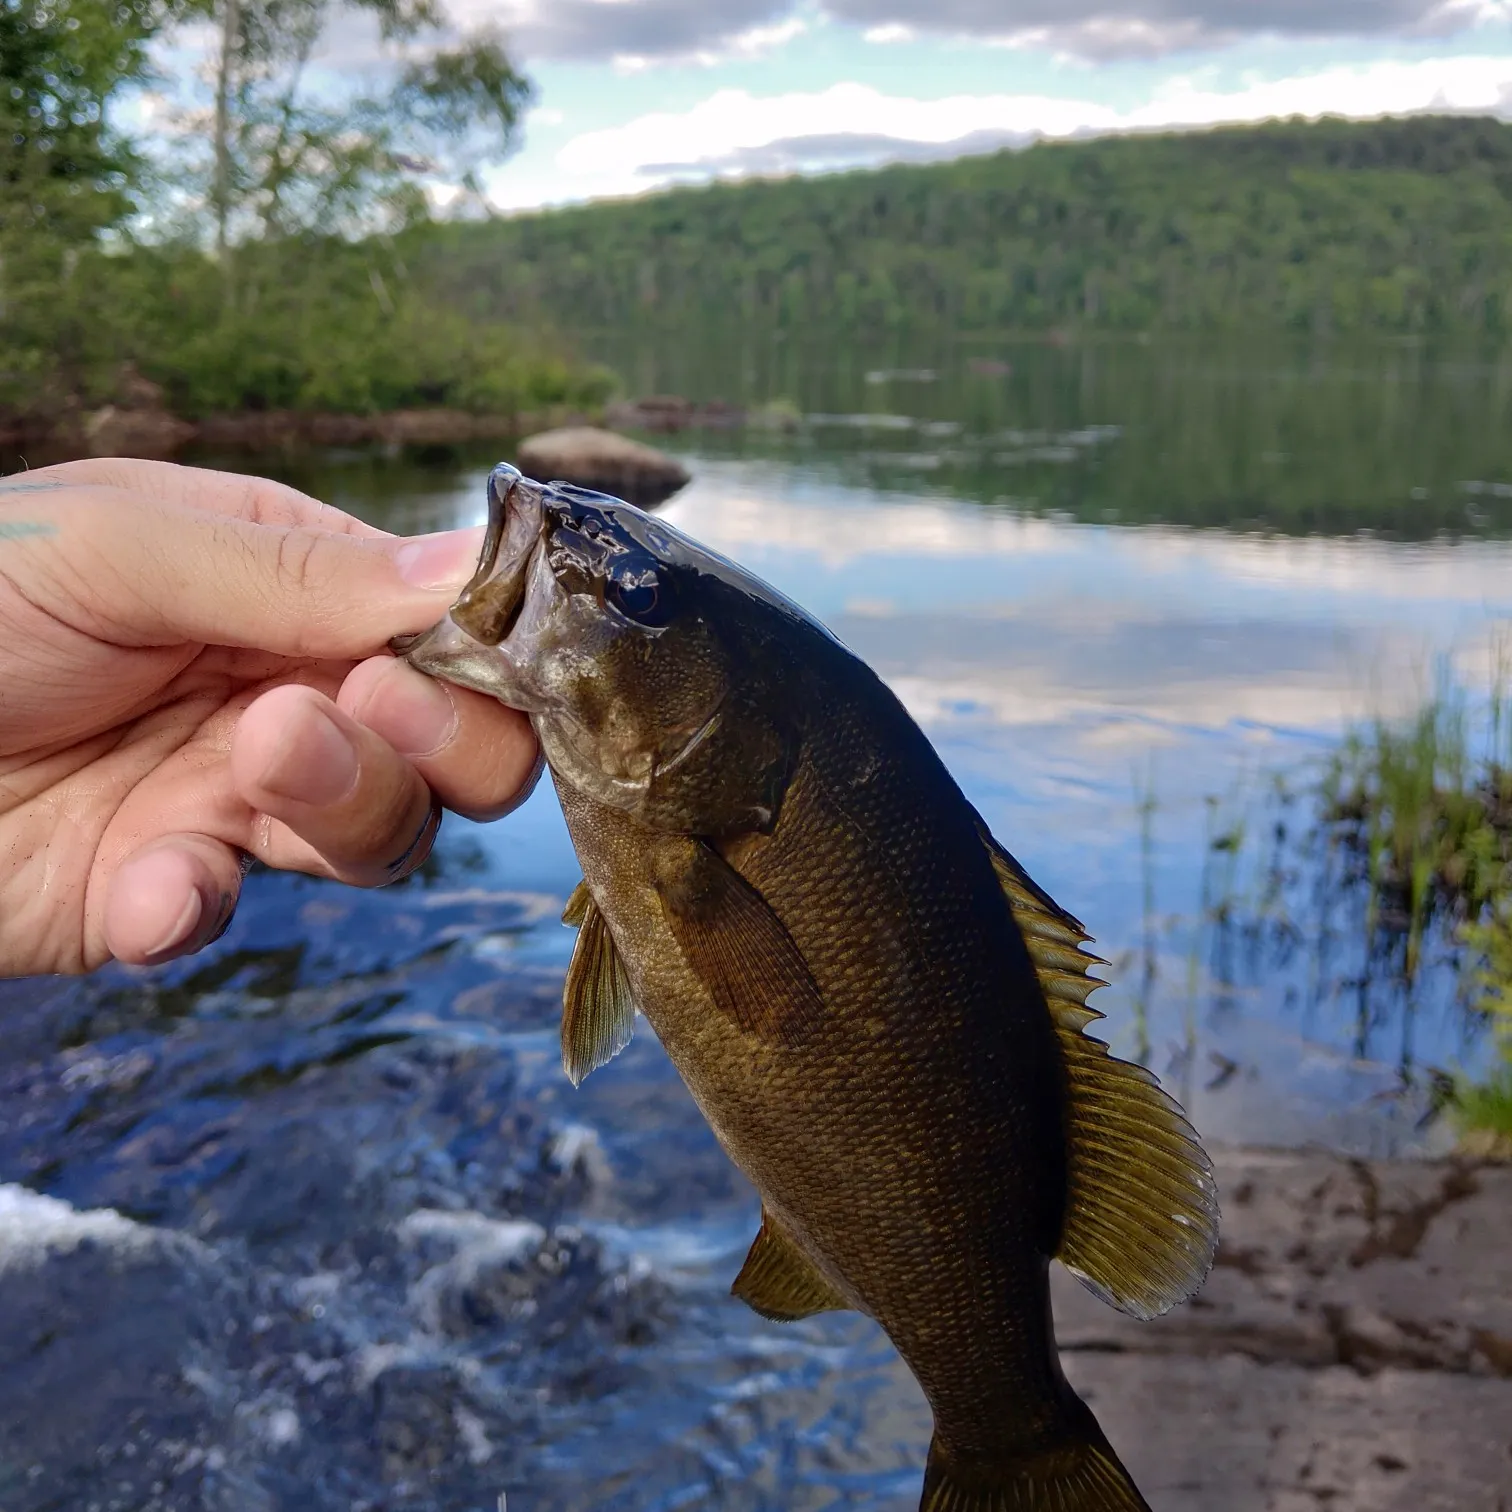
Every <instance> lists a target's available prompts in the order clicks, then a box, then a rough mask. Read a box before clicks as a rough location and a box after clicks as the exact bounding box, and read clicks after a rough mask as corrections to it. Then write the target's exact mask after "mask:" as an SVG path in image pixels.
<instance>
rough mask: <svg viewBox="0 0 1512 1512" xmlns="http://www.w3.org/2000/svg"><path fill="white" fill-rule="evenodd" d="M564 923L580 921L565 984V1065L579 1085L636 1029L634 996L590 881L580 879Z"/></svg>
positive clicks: (565, 911) (563, 990)
mask: <svg viewBox="0 0 1512 1512" xmlns="http://www.w3.org/2000/svg"><path fill="white" fill-rule="evenodd" d="M562 922H563V923H564V924H576V925H577V926H578V937H577V946H576V948H575V949H574V950H573V952H572V964H571V965H570V966H569V967H568V968H567V983H566V985H565V986H564V987H563V989H562V1067H563V1069H564V1070H565V1071H566V1072H567V1076H568V1079H569V1080H570V1081H571V1082H572V1085H573V1086H574V1087H577V1086H581V1085H582V1082H583V1078H584V1077H585V1076H587V1074H588V1073H589V1072H590V1071H593V1070H595V1069H596V1068H597V1067H599V1066H602V1065H603V1064H604V1062H605V1061H611V1060H613V1059H614V1057H615V1056H616V1055H618V1054H619V1053H620V1051H621V1050H623V1049H624V1048H625V1046H626V1045H628V1044H629V1043H630V1036H631V1035H632V1034H633V1033H634V1032H635V998H634V996H633V994H632V993H631V991H630V978H629V977H628V976H627V975H626V973H625V964H624V962H623V961H621V960H620V958H619V952H618V951H617V950H616V949H615V948H614V941H613V940H612V939H611V938H610V935H609V927H608V925H607V924H605V923H604V916H603V914H601V913H600V912H599V911H598V905H597V904H596V903H595V902H594V901H593V895H592V894H591V893H590V892H589V891H588V884H587V883H586V882H579V883H578V885H577V888H576V890H575V891H574V892H573V894H572V896H571V897H570V898H569V899H568V900H567V907H566V908H565V909H564V910H563V911H562Z"/></svg>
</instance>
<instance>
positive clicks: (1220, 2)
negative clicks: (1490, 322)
mask: <svg viewBox="0 0 1512 1512" xmlns="http://www.w3.org/2000/svg"><path fill="white" fill-rule="evenodd" d="M827 8H828V10H829V12H830V14H831V15H832V16H833V17H835V18H836V19H837V20H840V21H843V22H849V23H850V24H852V25H855V26H861V27H866V28H868V31H867V32H866V35H867V36H868V37H869V38H870V36H872V35H873V34H876V33H883V32H887V31H889V30H890V29H892V28H894V27H900V28H905V29H909V30H912V31H918V32H926V31H927V32H933V33H934V34H935V35H937V36H938V35H944V36H956V37H964V38H971V39H972V40H974V41H977V42H998V43H1001V44H1005V45H1008V46H1013V47H1038V48H1049V49H1051V50H1053V51H1055V52H1059V53H1062V54H1066V55H1068V56H1072V57H1076V58H1081V59H1090V60H1104V59H1108V58H1122V57H1141V56H1144V57H1161V56H1165V55H1168V54H1170V53H1173V52H1178V51H1182V50H1184V49H1189V48H1196V47H1208V48H1211V47H1222V46H1226V45H1228V44H1230V43H1233V42H1238V41H1241V40H1243V39H1244V38H1247V37H1256V36H1285V37H1377V38H1385V37H1444V36H1449V35H1452V34H1453V33H1455V32H1459V31H1464V30H1466V29H1468V28H1470V27H1473V26H1477V25H1481V24H1484V23H1487V22H1496V21H1505V20H1506V19H1508V16H1509V13H1512V6H1509V3H1508V0H1014V4H1013V5H1012V6H1007V5H1004V4H1003V0H827Z"/></svg>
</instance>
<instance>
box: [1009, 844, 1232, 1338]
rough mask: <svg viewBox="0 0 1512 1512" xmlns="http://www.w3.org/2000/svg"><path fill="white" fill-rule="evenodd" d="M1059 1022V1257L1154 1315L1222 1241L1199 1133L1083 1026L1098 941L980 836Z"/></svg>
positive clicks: (1122, 1303) (1191, 1286)
mask: <svg viewBox="0 0 1512 1512" xmlns="http://www.w3.org/2000/svg"><path fill="white" fill-rule="evenodd" d="M982 837H983V840H984V841H985V842H986V845H987V849H988V852H989V854H990V855H991V857H992V866H993V870H994V871H995V872H996V873H997V877H998V881H999V882H1000V883H1001V884H1002V888H1003V893H1004V895H1005V896H1006V897H1007V899H1008V906H1009V908H1010V909H1011V910H1012V912H1013V917H1014V920H1015V922H1016V923H1017V924H1018V926H1019V930H1020V932H1021V933H1022V935H1023V937H1024V944H1025V945H1026V946H1027V947H1028V950H1029V955H1030V958H1031V959H1032V960H1033V962H1034V969H1035V971H1036V973H1037V974H1038V976H1039V980H1040V987H1041V989H1042V990H1043V992H1044V994H1045V1002H1046V1004H1047V1005H1048V1007H1049V1009H1050V1013H1051V1016H1052V1018H1053V1019H1054V1020H1055V1030H1056V1035H1057V1037H1058V1038H1059V1040H1060V1046H1061V1054H1062V1056H1063V1057H1064V1060H1065V1066H1066V1081H1067V1086H1068V1087H1069V1089H1070V1103H1071V1106H1070V1117H1069V1119H1068V1132H1069V1149H1068V1156H1069V1167H1070V1169H1069V1178H1070V1180H1069V1190H1068V1192H1067V1200H1066V1221H1065V1228H1064V1230H1063V1232H1062V1234H1061V1245H1060V1251H1059V1253H1058V1255H1057V1258H1058V1259H1059V1260H1060V1262H1061V1263H1062V1264H1063V1265H1064V1266H1065V1267H1066V1269H1067V1270H1069V1271H1070V1272H1071V1273H1072V1274H1073V1275H1074V1276H1076V1277H1077V1278H1078V1279H1079V1280H1080V1281H1082V1282H1083V1283H1084V1284H1085V1285H1086V1286H1087V1287H1088V1288H1090V1290H1092V1291H1093V1292H1095V1293H1096V1294H1097V1295H1098V1296H1099V1297H1101V1298H1102V1299H1103V1300H1104V1301H1105V1302H1111V1303H1112V1304H1113V1306H1114V1307H1117V1308H1119V1309H1121V1310H1122V1311H1123V1312H1126V1313H1130V1314H1132V1315H1133V1316H1134V1317H1136V1318H1154V1317H1158V1316H1159V1315H1160V1314H1161V1313H1163V1312H1168V1311H1169V1310H1170V1309H1171V1308H1173V1307H1174V1306H1175V1305H1176V1304H1177V1303H1178V1302H1182V1301H1185V1300H1186V1298H1188V1297H1190V1296H1191V1295H1192V1293H1193V1292H1195V1291H1196V1290H1197V1288H1198V1287H1199V1286H1201V1285H1202V1282H1203V1280H1204V1278H1205V1277H1206V1276H1207V1273H1208V1271H1209V1270H1210V1269H1211V1267H1212V1264H1213V1252H1214V1250H1215V1249H1216V1248H1217V1245H1218V1189H1217V1185H1216V1183H1215V1182H1214V1180H1213V1168H1212V1165H1211V1164H1210V1162H1209V1161H1208V1158H1207V1154H1206V1152H1205V1151H1204V1150H1203V1148H1202V1145H1201V1144H1200V1143H1199V1142H1198V1139H1197V1134H1196V1131H1195V1130H1194V1129H1193V1128H1192V1126H1191V1124H1189V1123H1188V1122H1187V1120H1186V1117H1185V1115H1184V1114H1183V1113H1182V1110H1181V1108H1180V1106H1179V1105H1178V1104H1177V1103H1176V1101H1175V1100H1174V1099H1173V1098H1171V1097H1168V1096H1167V1095H1166V1094H1165V1093H1164V1092H1162V1091H1161V1090H1160V1083H1159V1082H1158V1081H1157V1080H1156V1079H1155V1077H1154V1075H1153V1074H1152V1073H1151V1072H1149V1071H1147V1070H1145V1068H1144V1067H1143V1066H1135V1065H1131V1064H1130V1063H1129V1062H1127V1061H1121V1060H1119V1059H1118V1058H1117V1057H1116V1056H1113V1055H1110V1054H1109V1052H1108V1047H1107V1045H1105V1044H1104V1043H1103V1042H1102V1041H1101V1040H1098V1039H1094V1038H1092V1036H1091V1035H1089V1034H1088V1033H1087V1032H1086V1031H1087V1027H1088V1025H1090V1024H1092V1023H1095V1022H1096V1021H1097V1020H1098V1019H1100V1018H1101V1017H1102V1014H1100V1013H1098V1012H1097V1010H1096V1009H1095V1008H1088V1007H1087V1006H1086V1001H1087V998H1088V996H1089V995H1090V994H1091V993H1093V992H1095V991H1096V990H1097V988H1099V987H1103V986H1106V985H1107V984H1106V983H1105V982H1102V981H1099V980H1098V978H1096V977H1094V976H1092V975H1091V973H1090V971H1089V968H1090V967H1092V966H1094V965H1096V966H1103V965H1106V964H1107V963H1106V962H1105V961H1102V960H1100V959H1099V958H1098V957H1097V956H1093V955H1089V954H1087V953H1086V952H1085V951H1082V950H1080V949H1079V948H1078V947H1079V946H1080V944H1081V942H1082V941H1084V940H1088V939H1090V938H1091V936H1090V935H1088V934H1087V932H1086V930H1085V929H1083V928H1082V925H1081V923H1080V921H1079V920H1077V919H1075V918H1073V917H1072V916H1071V915H1070V914H1068V913H1067V912H1066V911H1065V910H1064V909H1062V908H1060V907H1059V906H1058V905H1057V904H1056V903H1055V901H1054V900H1053V899H1052V898H1051V897H1050V896H1049V894H1048V893H1046V892H1044V891H1043V889H1041V888H1039V887H1037V886H1036V885H1035V884H1034V883H1033V882H1032V881H1031V880H1030V879H1029V877H1028V875H1027V874H1026V873H1025V871H1024V869H1023V867H1021V866H1020V865H1019V864H1018V862H1017V861H1015V860H1014V859H1013V857H1012V856H1010V855H1009V854H1008V852H1007V851H1005V850H1004V849H1003V848H1002V847H1001V846H1000V845H999V844H998V843H997V842H996V841H995V840H994V839H993V838H992V836H991V835H989V834H988V833H987V832H986V830H985V829H984V830H983V831H982Z"/></svg>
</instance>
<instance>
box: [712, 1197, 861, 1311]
mask: <svg viewBox="0 0 1512 1512" xmlns="http://www.w3.org/2000/svg"><path fill="white" fill-rule="evenodd" d="M730 1292H731V1294H732V1295H733V1296H737V1297H739V1298H740V1300H741V1301H742V1302H744V1303H745V1305H746V1306H747V1307H749V1308H750V1309H751V1310H752V1312H758V1313H760V1314H761V1316H762V1317H763V1318H771V1319H773V1320H774V1321H775V1322H778V1323H794V1322H796V1321H797V1320H798V1319H799V1318H810V1317H812V1316H813V1315H814V1314H815V1313H821V1312H834V1311H837V1310H840V1309H844V1308H848V1307H849V1306H850V1305H851V1304H850V1303H849V1302H847V1301H846V1300H845V1298H844V1297H842V1296H841V1295H840V1294H839V1292H837V1291H836V1290H835V1289H834V1287H832V1286H831V1285H830V1284H829V1282H828V1281H826V1280H825V1279H824V1277H823V1276H821V1275H820V1274H819V1272H818V1271H817V1270H815V1269H814V1265H813V1262H812V1261H811V1260H810V1259H809V1258H808V1256H807V1255H805V1254H804V1253H803V1251H802V1250H800V1249H799V1248H798V1246H797V1245H796V1244H794V1243H793V1241H792V1240H791V1239H789V1238H788V1236H787V1235H786V1234H785V1233H783V1231H782V1230H781V1229H780V1228H778V1226H777V1225H776V1224H775V1223H774V1222H773V1221H772V1218H771V1215H770V1214H769V1213H767V1211H766V1210H765V1209H763V1210H762V1213H761V1229H760V1231H759V1232H758V1233H757V1235H756V1238H755V1240H754V1241H753V1242H752V1244H751V1248H750V1252H749V1253H748V1254H747V1255H746V1258H745V1264H744V1265H742V1266H741V1267H740V1274H739V1275H738V1276H736V1278H735V1284H734V1285H733V1286H731V1288H730Z"/></svg>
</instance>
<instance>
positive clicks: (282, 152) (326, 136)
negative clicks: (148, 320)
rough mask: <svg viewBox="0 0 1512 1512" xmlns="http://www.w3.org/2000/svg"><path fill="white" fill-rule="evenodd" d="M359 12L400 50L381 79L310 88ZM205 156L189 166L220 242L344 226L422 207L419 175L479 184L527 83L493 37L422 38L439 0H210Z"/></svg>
mask: <svg viewBox="0 0 1512 1512" xmlns="http://www.w3.org/2000/svg"><path fill="white" fill-rule="evenodd" d="M362 13H366V14H367V15H368V16H370V17H372V18H373V19H375V20H376V21H377V23H378V27H379V30H380V33H381V35H382V38H383V40H384V41H385V42H386V43H390V44H394V45H395V47H396V49H398V48H404V49H406V50H407V51H408V52H409V53H410V54H411V55H410V56H409V57H408V59H401V58H400V57H399V56H398V55H397V53H396V63H395V69H394V72H393V74H392V76H391V79H390V82H389V84H388V86H387V87H385V88H381V89H379V90H377V91H362V90H355V91H352V92H350V93H345V94H338V93H333V92H332V91H331V89H330V87H329V83H328V81H327V86H326V88H324V89H320V88H318V87H315V88H312V87H311V75H312V72H314V70H312V66H311V64H312V59H313V58H314V57H315V55H316V52H317V49H318V47H319V45H320V43H321V42H322V40H323V39H325V38H327V37H328V36H329V35H330V32H331V28H332V26H333V24H335V23H336V22H338V21H339V20H340V19H342V18H343V16H345V17H346V18H351V17H352V16H354V15H356V14H362ZM215 19H216V21H217V23H218V33H219V39H220V40H219V47H218V50H217V54H216V58H215V84H214V92H215V106H214V115H213V126H212V131H211V146H210V152H209V155H208V158H205V159H202V160H200V161H198V162H196V163H194V164H193V165H192V168H191V172H190V174H189V181H190V183H191V184H192V185H194V186H195V187H197V188H198V189H199V191H200V193H199V202H200V203H201V204H203V205H204V206H205V209H206V211H207V213H208V216H209V218H210V220H211V222H212V223H213V227H214V240H215V245H216V247H217V249H218V250H219V251H220V252H222V253H225V252H226V251H227V250H228V249H229V248H230V247H231V246H233V245H234V244H235V243H236V242H237V241H238V240H245V239H248V238H251V237H261V238H276V237H281V236H288V235H292V234H296V233H300V232H312V231H313V232H317V233H351V232H353V231H364V230H366V231H371V230H374V229H384V228H387V227H391V226H393V225H395V224H403V223H407V222H409V221H411V220H413V219H415V218H417V217H418V216H423V214H424V211H425V197H424V194H423V192H422V189H421V187H420V180H421V179H423V178H424V177H427V176H432V177H440V178H445V179H450V180H451V181H452V182H454V183H460V184H462V185H464V186H465V187H471V188H473V189H474V190H476V175H477V172H478V170H479V169H480V168H481V167H482V166H483V165H484V164H486V163H488V162H490V161H498V160H499V159H501V158H503V157H504V156H505V155H507V154H508V152H509V151H510V150H511V149H512V148H513V146H514V143H515V138H516V134H517V132H518V128H519V123H520V118H521V116H522V114H523V112H524V109H525V107H526V105H527V104H528V103H529V101H530V99H531V95H532V89H531V85H530V82H529V80H528V79H526V78H525V76H524V75H523V74H522V73H520V72H519V70H518V69H517V68H516V67H515V65H514V64H513V63H512V61H511V60H510V58H509V56H508V54H507V53H506V52H505V50H504V48H503V45H502V44H501V42H500V41H499V39H498V38H497V37H496V36H493V35H489V34H482V35H477V36H473V37H471V38H468V39H466V40H464V41H462V42H460V43H458V44H456V45H453V46H438V47H434V48H432V47H430V46H428V45H427V44H429V43H432V42H435V41H436V40H437V39H438V38H440V37H441V36H442V35H443V32H444V28H445V21H446V18H445V15H444V13H443V12H442V11H441V10H440V8H439V6H438V5H437V4H436V3H435V0H218V3H217V4H216V7H215Z"/></svg>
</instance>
